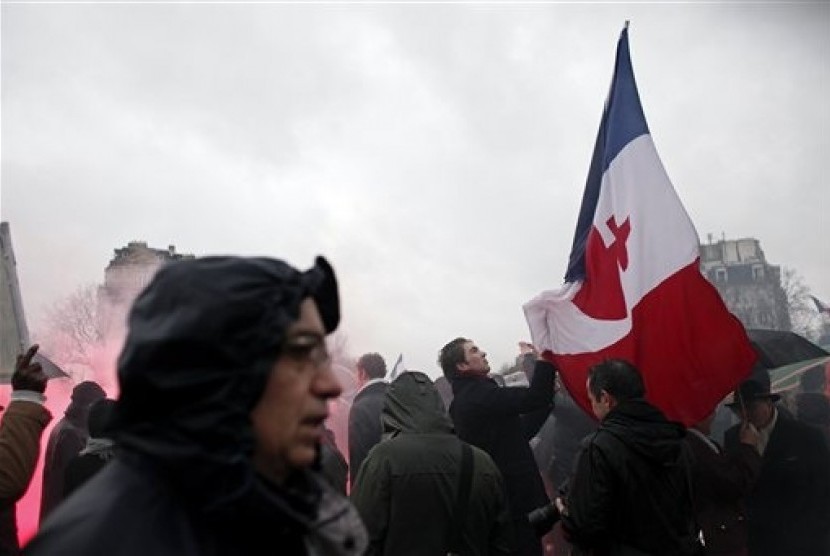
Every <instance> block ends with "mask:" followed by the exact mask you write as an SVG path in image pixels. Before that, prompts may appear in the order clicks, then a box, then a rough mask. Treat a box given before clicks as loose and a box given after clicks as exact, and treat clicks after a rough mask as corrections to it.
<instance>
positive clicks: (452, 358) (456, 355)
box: [438, 338, 470, 380]
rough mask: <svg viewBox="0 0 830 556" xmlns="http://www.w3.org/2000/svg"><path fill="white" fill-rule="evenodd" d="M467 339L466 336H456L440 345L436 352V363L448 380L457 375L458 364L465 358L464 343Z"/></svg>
mask: <svg viewBox="0 0 830 556" xmlns="http://www.w3.org/2000/svg"><path fill="white" fill-rule="evenodd" d="M469 341H470V340H468V339H467V338H456V339H455V340H453V341H451V342H450V343H448V344H447V345H445V346H444V347H442V348H441V351H440V352H439V353H438V365H439V366H440V367H441V370H442V371H444V376H445V377H447V379H448V380H449V379H452V378H455V377H456V376H458V365H459V364H461V363H464V362H465V361H466V360H467V358H466V356H465V355H464V344H466V343H467V342H469Z"/></svg>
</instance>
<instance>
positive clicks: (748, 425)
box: [0, 257, 830, 556]
mask: <svg viewBox="0 0 830 556" xmlns="http://www.w3.org/2000/svg"><path fill="white" fill-rule="evenodd" d="M339 321H340V299H339V293H338V286H337V280H336V277H335V274H334V271H333V269H332V267H331V266H330V265H329V263H328V262H327V261H326V260H325V259H324V258H322V257H318V258H317V259H316V261H315V264H314V266H313V267H311V268H310V269H308V270H304V271H303V270H298V269H296V268H294V267H292V266H291V265H289V264H287V263H285V262H283V261H280V260H276V259H269V258H244V257H204V258H196V259H186V260H181V261H176V262H172V263H169V264H167V265H165V266H164V267H162V268H161V269H160V270H159V272H158V273H157V274H156V275H155V277H154V278H153V280H152V281H151V283H150V284H149V285H148V286H147V288H145V290H144V291H143V292H142V293H141V294H140V295H139V297H138V298H137V299H136V301H135V303H134V305H133V307H132V309H131V312H130V315H129V322H128V325H129V327H128V333H127V338H126V340H125V344H124V347H123V350H122V352H121V354H120V356H119V359H118V369H117V371H118V382H119V396H118V399H117V400H113V399H109V398H107V397H106V393H105V392H104V391H103V389H101V388H100V386H98V385H97V384H95V383H93V382H82V383H80V384H78V385H77V386H75V388H74V390H73V393H72V399H71V403H70V404H69V407H68V408H67V409H66V412H65V415H64V417H63V418H62V419H61V422H60V423H59V424H58V425H56V426H55V427H54V429H53V430H52V432H51V434H50V435H49V438H48V442H47V448H46V454H45V461H44V474H43V488H42V495H43V497H42V503H41V523H40V526H39V529H38V531H37V534H36V535H35V536H34V538H33V539H31V540H30V541H29V542H28V543H27V544H26V545H25V546H24V547H22V548H21V547H20V546H19V544H18V538H17V530H16V516H15V508H16V503H17V501H18V500H19V499H20V498H21V496H22V495H23V493H24V492H25V491H26V488H27V486H28V485H29V483H30V482H31V481H32V480H33V474H34V469H35V466H36V463H37V459H38V457H39V451H40V444H41V437H42V436H43V434H44V431H45V429H46V427H47V424H48V423H49V422H50V420H51V418H52V416H51V415H50V414H49V411H48V410H46V408H45V407H44V405H43V403H44V401H45V395H46V391H47V379H46V376H45V375H44V373H43V371H42V369H41V368H40V366H39V365H38V364H37V363H33V361H32V358H33V357H34V354H35V353H36V351H37V346H33V347H32V348H31V349H29V350H28V352H27V353H25V354H22V355H21V356H20V357H19V358H18V360H17V364H16V367H15V370H14V374H13V376H12V384H11V386H12V395H11V402H10V404H9V407H8V408H6V409H5V411H4V412H3V415H2V422H1V423H0V555H6V554H9V555H15V554H19V553H22V554H28V555H33V556H40V555H54V554H68V555H76V554H77V555H86V554H107V555H110V554H119V555H145V554H154V555H155V554H160V555H163V554H169V555H184V556H187V555H223V554H227V555H238V554H239V555H248V554H250V555H257V554H263V555H265V554H292V555H293V554H297V555H309V556H315V555H321V556H322V555H325V556H340V555H343V556H352V555H355V556H357V555H363V554H367V555H388V556H401V555H417V556H431V555H435V556H444V555H448V554H454V555H518V556H542V555H543V554H556V555H557V556H559V555H573V556H579V555H585V556H701V555H720V556H728V555H731V556H827V555H829V554H830V445H829V444H828V438H830V435H828V432H830V429H828V428H827V427H828V426H830V425H828V424H827V423H824V424H823V425H822V422H821V421H818V422H817V418H816V415H823V414H822V413H821V411H822V410H820V409H816V408H817V407H824V406H826V405H827V403H828V402H827V400H826V398H825V400H824V401H823V402H822V401H821V400H819V399H818V398H817V396H821V395H823V394H820V392H822V391H824V388H823V385H818V388H815V387H814V386H815V385H813V384H812V383H810V388H809V393H810V396H807V397H804V398H798V403H797V404H796V407H801V406H804V407H806V408H807V409H805V410H804V411H803V413H804V415H805V416H809V417H810V419H809V420H808V419H804V418H801V417H802V415H801V413H802V412H801V411H797V412H793V411H791V410H790V409H788V406H786V405H784V404H782V403H780V400H779V395H778V394H777V393H774V392H771V389H770V381H769V376H768V374H767V373H766V372H765V371H757V372H755V373H754V374H753V375H752V376H751V377H750V378H749V379H747V380H746V381H745V382H743V383H742V384H740V385H738V387H737V388H736V390H735V392H734V394H733V396H732V398H731V399H730V400H726V401H725V404H724V406H723V407H724V408H728V410H730V411H732V413H733V414H734V417H733V418H732V421H733V423H734V425H733V426H732V427H731V428H730V429H729V430H727V431H726V433H725V435H724V440H723V443H722V445H721V442H719V441H718V440H717V439H715V438H713V431H712V427H713V421H714V420H715V415H716V413H715V410H714V408H713V412H712V414H711V415H709V416H708V417H706V418H705V419H703V420H702V421H701V422H699V423H696V424H694V425H693V426H691V427H689V428H686V427H684V426H682V425H681V424H679V423H676V422H672V421H670V420H668V419H667V418H666V417H665V415H663V413H662V412H661V411H660V409H659V408H657V407H655V406H654V405H652V404H651V403H649V402H648V401H647V400H648V392H647V390H646V387H645V384H644V382H643V379H642V377H641V375H640V373H639V371H638V369H637V368H636V367H635V366H634V365H632V364H631V363H630V362H627V361H623V360H617V359H610V360H606V361H603V362H601V363H599V364H597V365H595V366H593V367H592V368H590V369H589V370H588V373H587V380H586V387H587V391H588V398H589V400H590V404H591V408H592V413H593V416H592V417H593V418H590V417H589V416H587V415H586V414H585V412H584V411H582V410H581V409H580V408H579V407H578V406H577V404H575V403H574V401H573V400H572V399H571V398H570V397H569V396H568V394H567V392H566V391H564V390H562V389H561V388H560V387H559V386H558V384H559V382H558V381H557V376H556V374H557V373H556V369H555V368H554V366H553V365H552V364H551V363H550V362H549V361H547V360H546V359H545V358H544V357H543V356H542V355H541V354H539V353H538V352H537V351H536V349H535V348H534V347H533V346H530V345H528V344H522V354H521V355H520V357H519V360H518V368H519V369H520V372H522V373H523V374H524V380H523V381H522V382H520V383H518V384H517V385H505V384H504V381H502V380H498V377H497V376H494V373H492V371H491V369H490V364H489V362H488V360H487V354H486V352H485V351H484V350H483V349H482V348H480V347H479V346H478V345H476V343H475V342H474V341H472V340H470V339H468V338H464V337H458V338H455V339H453V340H451V341H449V342H448V343H447V344H446V345H444V346H443V347H442V348H441V349H440V350H439V355H438V365H439V366H440V368H441V370H442V373H443V376H442V377H440V379H439V380H437V381H433V380H432V379H430V377H429V376H427V375H426V374H424V373H422V372H418V371H416V370H408V371H407V372H403V373H400V374H399V375H398V376H397V377H396V378H395V379H394V380H392V381H391V382H387V381H386V380H385V376H386V375H387V372H386V364H385V362H384V360H383V358H382V357H381V356H380V355H378V354H376V353H367V354H365V355H363V356H362V357H360V358H359V359H358V361H357V365H356V374H357V378H358V387H359V389H358V392H357V394H356V395H355V397H354V399H353V401H352V405H351V410H350V414H349V419H348V439H345V440H344V439H341V444H344V445H348V452H347V453H346V454H343V453H342V452H341V451H340V450H339V449H338V447H337V446H338V443H337V442H336V441H335V438H334V435H333V433H332V431H331V430H330V429H328V428H327V426H326V421H327V419H328V418H329V404H330V402H331V401H333V400H334V399H336V398H337V397H338V396H339V395H340V394H341V386H340V384H339V383H338V380H337V377H336V376H335V374H334V371H333V369H332V365H331V357H330V354H329V352H328V350H327V347H326V337H327V336H328V335H329V334H331V333H332V332H333V331H334V330H335V329H336V328H337V326H338V323H339ZM667 364H668V363H667ZM809 380H810V381H812V382H815V381H816V378H815V376H813V375H810V378H809ZM816 392H819V394H816ZM805 393H807V392H806V390H805ZM822 426H823V427H824V428H823V429H822ZM542 454H544V455H542Z"/></svg>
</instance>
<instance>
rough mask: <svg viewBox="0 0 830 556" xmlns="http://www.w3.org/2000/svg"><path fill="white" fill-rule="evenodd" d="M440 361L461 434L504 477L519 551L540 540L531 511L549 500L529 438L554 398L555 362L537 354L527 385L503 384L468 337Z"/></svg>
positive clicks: (535, 549)
mask: <svg viewBox="0 0 830 556" xmlns="http://www.w3.org/2000/svg"><path fill="white" fill-rule="evenodd" d="M438 364H439V365H440V366H441V369H442V370H443V372H444V376H445V377H447V380H449V381H450V383H451V384H452V390H453V401H452V403H451V404H450V416H451V417H452V420H453V423H454V425H455V430H456V432H457V434H458V437H459V438H461V440H463V441H465V442H469V443H470V444H472V445H474V446H477V447H479V448H481V449H482V450H484V451H485V452H487V454H489V455H490V457H491V458H493V461H494V462H495V464H496V466H497V467H498V469H499V471H500V472H501V474H502V477H503V478H504V485H505V490H506V492H507V502H508V507H509V508H510V513H511V517H512V520H513V525H514V529H515V532H516V543H517V552H516V554H519V555H520V556H524V555H531V556H538V555H540V554H541V553H542V544H541V542H540V540H539V536H538V535H537V531H536V530H535V529H534V527H533V526H531V524H530V523H529V522H528V519H527V515H528V514H529V513H530V512H532V511H533V510H535V509H537V508H540V507H542V506H546V505H548V504H549V499H548V497H547V495H546V494H545V487H544V485H543V483H542V478H541V475H540V473H539V468H538V467H537V465H536V461H535V460H534V458H533V452H532V451H531V449H530V445H529V443H528V442H529V441H530V439H531V438H532V437H533V436H534V435H535V434H536V432H537V431H538V430H539V427H541V425H542V423H543V422H544V421H545V419H546V418H547V415H548V413H549V412H550V410H551V407H552V403H553V392H554V390H553V381H554V375H555V369H554V367H553V365H551V364H550V363H548V362H547V361H544V360H542V359H537V361H536V364H535V370H534V373H533V379H532V380H531V381H530V386H529V387H520V386H517V387H512V388H500V387H499V386H498V385H497V384H496V383H495V381H493V379H492V378H488V376H487V374H488V373H489V372H490V364H489V363H488V362H487V354H486V353H485V352H483V351H481V350H480V349H479V348H478V346H476V345H475V343H473V342H472V341H471V340H468V339H466V338H456V339H454V340H452V341H451V342H449V343H448V344H447V345H445V346H444V347H443V348H442V349H441V352H440V354H439V357H438Z"/></svg>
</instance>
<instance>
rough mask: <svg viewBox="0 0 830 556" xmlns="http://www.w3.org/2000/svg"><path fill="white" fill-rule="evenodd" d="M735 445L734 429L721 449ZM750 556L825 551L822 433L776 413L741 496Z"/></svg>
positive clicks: (828, 475)
mask: <svg viewBox="0 0 830 556" xmlns="http://www.w3.org/2000/svg"><path fill="white" fill-rule="evenodd" d="M737 443H738V427H733V428H731V429H729V430H728V431H727V432H726V447H727V449H730V448H733V447H734V446H735V445H737ZM747 511H748V515H749V553H750V554H751V555H752V556H782V555H786V556H817V555H820V554H821V555H825V554H830V542H828V541H830V451H828V448H827V443H826V442H825V440H824V437H823V436H822V433H821V432H820V431H819V430H818V429H816V428H813V427H811V426H810V425H806V424H804V423H801V422H799V421H796V420H795V419H793V418H791V417H790V416H788V415H786V414H784V412H783V411H778V418H777V422H776V424H775V428H774V429H773V431H772V433H771V434H770V437H769V441H768V442H767V446H766V449H765V450H764V454H763V456H762V459H761V474H760V476H759V477H758V481H757V482H756V483H755V488H754V489H753V490H752V492H751V493H750V495H749V496H748V497H747Z"/></svg>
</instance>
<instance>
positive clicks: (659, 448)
mask: <svg viewBox="0 0 830 556" xmlns="http://www.w3.org/2000/svg"><path fill="white" fill-rule="evenodd" d="M600 429H602V430H605V431H607V432H609V433H611V434H612V435H613V436H615V437H616V438H618V439H619V440H620V441H622V442H623V443H624V444H625V445H626V446H628V447H629V448H630V449H631V450H632V451H633V452H635V453H637V454H639V455H640V456H642V457H643V458H644V459H645V460H647V461H650V462H651V463H653V464H655V465H675V464H677V463H678V462H679V460H680V459H681V457H682V453H683V445H682V440H683V438H684V437H685V436H686V429H685V428H684V427H683V425H681V424H680V423H675V422H672V421H668V420H667V419H666V417H665V416H664V415H663V413H661V412H660V410H659V409H657V408H656V407H654V406H653V405H651V404H650V403H648V402H647V401H645V400H643V399H633V400H625V401H622V402H620V403H619V404H618V405H617V406H616V407H614V409H612V410H611V411H610V412H609V413H608V415H606V416H605V419H603V420H602V424H601V425H600Z"/></svg>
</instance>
